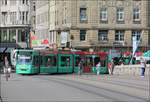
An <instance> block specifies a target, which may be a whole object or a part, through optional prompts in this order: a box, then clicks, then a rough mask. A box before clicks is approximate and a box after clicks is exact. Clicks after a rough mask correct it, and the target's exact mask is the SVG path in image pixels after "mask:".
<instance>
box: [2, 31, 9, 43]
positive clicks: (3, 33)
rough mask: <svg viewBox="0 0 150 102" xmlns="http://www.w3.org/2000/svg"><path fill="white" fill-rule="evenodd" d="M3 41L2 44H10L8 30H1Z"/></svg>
mask: <svg viewBox="0 0 150 102" xmlns="http://www.w3.org/2000/svg"><path fill="white" fill-rule="evenodd" d="M0 36H1V41H0V42H8V41H9V39H8V34H7V29H1V35H0Z"/></svg>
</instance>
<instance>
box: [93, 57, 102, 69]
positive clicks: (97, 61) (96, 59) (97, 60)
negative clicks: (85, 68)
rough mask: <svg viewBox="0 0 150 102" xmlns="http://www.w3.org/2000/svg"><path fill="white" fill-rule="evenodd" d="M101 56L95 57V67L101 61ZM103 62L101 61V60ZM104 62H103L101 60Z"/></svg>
mask: <svg viewBox="0 0 150 102" xmlns="http://www.w3.org/2000/svg"><path fill="white" fill-rule="evenodd" d="M99 61H100V58H99V57H95V58H94V67H95V66H96V65H97V64H98V63H99ZM100 62H101V61H100ZM101 63H102V62H101Z"/></svg>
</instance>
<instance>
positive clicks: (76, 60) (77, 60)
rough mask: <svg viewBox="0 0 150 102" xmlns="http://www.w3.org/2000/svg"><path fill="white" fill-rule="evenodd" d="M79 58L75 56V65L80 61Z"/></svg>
mask: <svg viewBox="0 0 150 102" xmlns="http://www.w3.org/2000/svg"><path fill="white" fill-rule="evenodd" d="M80 60H81V58H80V57H75V66H76V67H78V64H79V62H80Z"/></svg>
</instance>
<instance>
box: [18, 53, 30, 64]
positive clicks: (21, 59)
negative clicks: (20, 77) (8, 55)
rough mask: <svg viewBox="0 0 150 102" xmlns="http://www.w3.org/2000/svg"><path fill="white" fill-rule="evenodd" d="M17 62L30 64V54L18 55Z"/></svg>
mask: <svg viewBox="0 0 150 102" xmlns="http://www.w3.org/2000/svg"><path fill="white" fill-rule="evenodd" d="M18 64H31V55H18Z"/></svg>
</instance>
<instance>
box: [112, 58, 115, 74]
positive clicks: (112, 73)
mask: <svg viewBox="0 0 150 102" xmlns="http://www.w3.org/2000/svg"><path fill="white" fill-rule="evenodd" d="M114 67H115V65H114V60H113V59H112V60H111V75H113V71H114Z"/></svg>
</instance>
